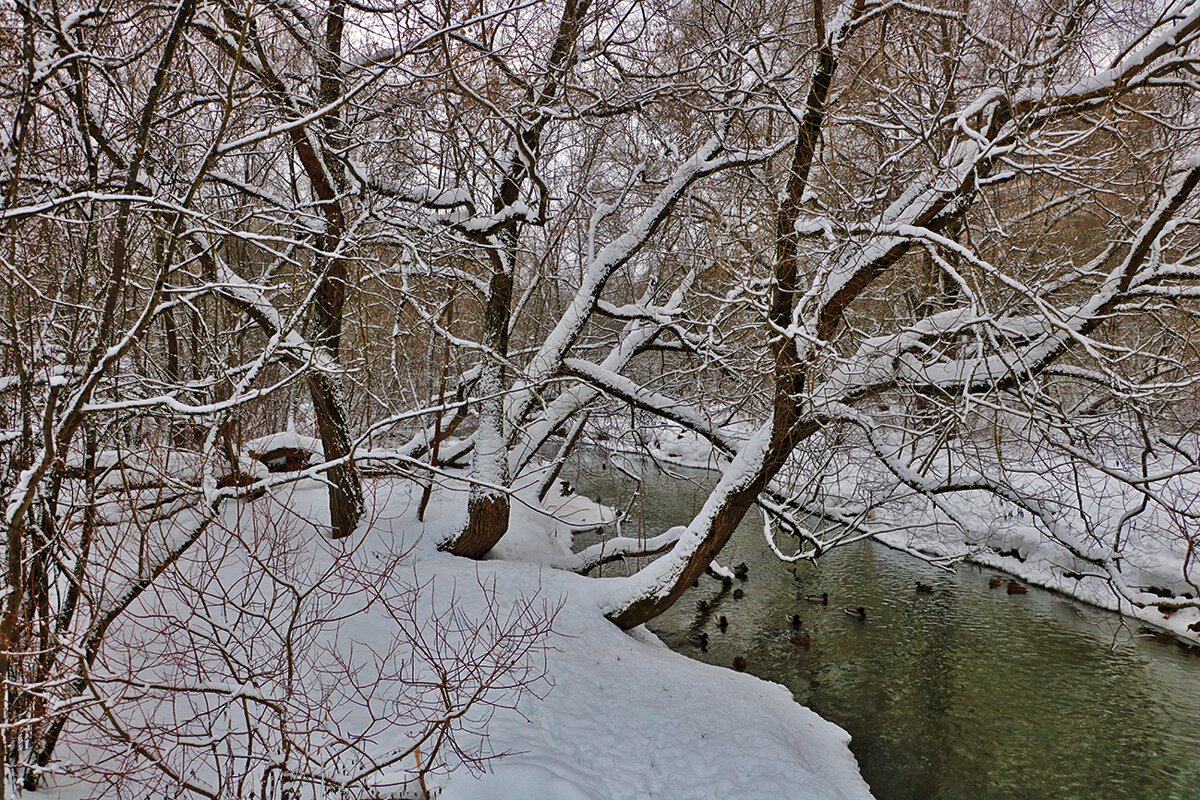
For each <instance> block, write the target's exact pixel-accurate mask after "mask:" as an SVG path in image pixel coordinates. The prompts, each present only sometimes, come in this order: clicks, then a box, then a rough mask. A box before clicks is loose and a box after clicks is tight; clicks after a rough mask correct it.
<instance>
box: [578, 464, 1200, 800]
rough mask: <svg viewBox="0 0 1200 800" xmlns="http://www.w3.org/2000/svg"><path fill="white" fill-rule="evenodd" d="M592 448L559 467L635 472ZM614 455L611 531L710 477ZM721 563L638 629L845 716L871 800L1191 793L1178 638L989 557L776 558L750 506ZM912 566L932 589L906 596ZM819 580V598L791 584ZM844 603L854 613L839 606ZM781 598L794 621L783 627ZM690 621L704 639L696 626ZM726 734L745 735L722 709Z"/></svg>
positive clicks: (867, 553)
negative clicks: (1024, 586) (1027, 579)
mask: <svg viewBox="0 0 1200 800" xmlns="http://www.w3.org/2000/svg"><path fill="white" fill-rule="evenodd" d="M605 461H606V459H605V458H604V457H598V456H596V455H594V454H593V455H584V456H581V457H579V458H578V459H576V461H575V462H574V463H573V464H572V465H571V467H572V469H571V470H569V471H568V472H567V475H568V477H571V478H572V480H573V482H574V483H575V484H576V485H577V488H578V490H579V491H581V492H583V493H585V494H587V495H589V496H591V497H594V498H597V499H599V500H601V501H602V502H606V503H608V504H610V505H614V506H618V507H624V505H625V504H626V503H627V502H628V501H629V498H630V497H631V496H633V495H634V492H635V490H637V488H638V487H637V484H635V483H634V481H633V480H632V479H630V478H629V477H628V476H626V475H624V474H622V473H621V472H620V471H618V470H616V469H612V468H610V467H607V465H606V463H605ZM631 466H632V467H633V468H635V469H639V470H641V471H642V472H641V474H642V482H641V487H640V489H641V492H640V494H639V495H638V497H637V501H636V503H635V505H634V507H633V509H632V511H631V514H630V519H629V521H627V522H626V524H625V530H624V533H625V534H626V535H630V534H634V533H636V530H637V527H638V526H639V525H640V526H643V527H644V530H645V531H646V533H648V534H654V533H658V532H660V531H661V530H663V529H665V528H667V527H669V526H670V525H674V524H680V523H683V522H686V521H687V520H688V519H689V518H690V516H691V514H692V513H693V512H694V510H695V509H696V508H698V507H699V504H700V503H701V502H702V501H703V498H704V496H705V490H706V488H707V487H708V486H709V485H711V481H712V476H711V474H710V473H706V472H704V471H696V470H673V471H672V472H673V474H670V475H668V474H664V473H663V472H660V471H659V470H657V469H654V468H653V467H648V466H645V465H642V464H639V463H636V462H634V463H632V464H631ZM572 473H573V474H572ZM587 539H588V537H586V536H585V537H583V541H581V542H580V545H584V544H586V543H588V542H587ZM722 561H723V562H724V563H726V564H736V563H738V562H743V561H744V562H745V563H746V564H747V565H748V567H749V575H748V579H747V580H745V581H744V582H743V581H739V582H736V583H735V584H734V587H733V588H731V589H728V590H726V589H723V587H722V585H721V583H720V582H719V581H716V580H713V579H711V578H707V577H705V578H702V579H701V581H700V586H699V587H696V588H693V589H690V590H689V591H688V593H687V594H685V595H684V597H683V598H682V600H680V602H678V603H676V604H675V606H674V607H673V608H671V609H670V610H669V611H668V612H667V613H665V614H663V615H662V616H661V617H659V618H657V619H656V620H654V621H653V622H652V623H651V624H650V626H649V627H650V628H651V629H652V630H653V631H654V632H655V633H657V634H658V635H659V636H660V637H661V638H662V639H663V641H665V642H666V643H667V644H668V645H669V646H670V647H671V648H672V649H674V650H677V651H679V652H681V653H685V654H687V655H688V656H690V657H692V658H696V659H699V660H701V661H707V662H710V663H713V664H721V665H725V666H729V665H731V664H732V662H733V659H734V658H735V657H737V656H742V657H744V658H745V659H746V660H747V664H748V667H747V669H748V671H749V672H751V673H753V674H755V675H757V676H759V677H762V678H765V679H767V680H771V681H776V682H778V683H781V684H783V685H785V686H787V687H788V688H789V689H791V691H792V693H793V694H794V696H795V698H796V700H797V701H798V702H800V703H803V704H804V705H806V706H808V707H810V708H812V709H813V710H814V711H816V712H817V713H818V714H820V715H821V716H823V717H825V718H826V719H829V720H831V721H833V722H835V723H837V724H838V725H841V726H842V727H843V728H845V729H846V730H847V731H848V732H849V733H850V734H851V736H852V737H853V741H852V742H851V745H850V749H851V750H852V751H853V752H854V754H855V756H856V757H857V759H858V763H859V766H860V768H861V770H862V774H863V777H864V778H865V779H866V780H867V782H868V784H870V786H871V789H872V792H873V793H874V794H875V796H876V797H877V798H878V800H964V799H965V798H971V799H972V800H1024V799H1025V798H1039V800H1041V799H1043V798H1058V799H1059V800H1068V799H1072V800H1073V799H1074V798H1078V799H1079V800H1084V799H1085V798H1086V800H1125V799H1126V798H1128V799H1129V800H1133V799H1134V798H1136V799H1137V800H1196V798H1200V656H1198V655H1196V651H1194V650H1188V649H1185V648H1182V647H1180V646H1178V645H1176V644H1174V643H1170V642H1166V643H1164V642H1162V641H1158V640H1156V639H1154V638H1150V637H1147V636H1144V635H1139V634H1138V633H1137V630H1136V626H1135V625H1134V624H1131V623H1129V622H1128V621H1126V620H1124V619H1122V618H1121V617H1119V616H1118V615H1115V614H1111V613H1108V612H1105V611H1101V610H1098V609H1095V608H1092V607H1089V606H1086V605H1084V604H1081V603H1078V602H1075V601H1073V600H1070V599H1068V598H1065V597H1061V596H1058V595H1055V594H1051V593H1049V592H1044V591H1040V590H1037V589H1034V588H1030V590H1029V593H1028V594H1016V595H1009V594H1008V593H1007V592H1006V591H1005V587H1004V586H1000V587H998V588H991V587H990V586H989V580H988V579H989V578H990V577H992V576H994V575H996V574H997V573H995V572H993V571H991V570H984V571H981V570H980V569H978V568H975V567H973V566H970V565H963V566H960V567H959V568H958V570H957V571H956V572H953V573H948V572H944V571H942V570H939V569H936V568H934V567H932V566H930V565H928V564H925V563H924V562H922V561H920V560H918V559H915V558H913V557H911V556H908V555H906V554H903V553H899V552H897V551H894V550H891V549H889V548H887V547H885V546H883V545H879V544H876V543H871V542H860V543H858V544H855V545H850V546H847V547H845V548H843V549H840V550H836V551H834V552H832V553H829V554H827V555H826V556H824V557H822V558H821V559H820V560H819V561H818V562H817V563H815V564H808V563H806V564H803V565H799V566H796V567H789V566H787V565H785V564H783V563H781V562H779V561H778V560H777V559H776V558H774V556H773V555H772V554H771V553H770V551H769V550H768V549H767V548H766V545H765V543H764V541H763V538H762V529H761V521H760V520H759V518H758V517H757V514H755V515H754V516H752V517H751V516H748V517H747V519H746V520H744V521H743V524H742V526H741V527H740V528H739V529H738V531H737V532H736V534H735V535H734V538H733V539H732V541H731V542H730V544H729V546H728V547H727V548H726V550H725V552H724V553H723V554H722ZM608 569H609V570H610V573H609V574H611V570H613V569H615V568H614V567H613V566H611V565H610V567H609V568H608ZM918 580H919V581H922V582H924V583H925V584H927V585H930V586H932V587H933V589H934V591H933V593H932V594H919V593H918V592H917V591H916V582H917V581H918ZM736 588H741V589H742V590H743V591H744V594H745V596H744V598H742V599H735V598H734V592H733V589H736ZM821 592H828V593H829V595H830V600H829V604H828V605H827V606H826V605H820V604H815V603H812V602H809V601H807V600H805V597H806V596H807V595H810V594H819V593H821ZM701 600H705V601H708V603H709V604H710V608H709V609H708V610H701V609H700V608H698V607H697V603H698V601H701ZM858 606H862V607H864V608H865V609H866V618H865V619H860V618H858V617H852V616H850V615H848V614H846V613H845V611H844V608H845V607H855V608H856V607H858ZM792 614H799V615H800V616H801V617H802V619H803V622H802V623H801V626H800V628H799V629H798V630H797V629H794V628H793V627H792V625H791V621H790V619H789V617H790V615H792ZM721 615H724V616H725V617H726V618H727V620H728V627H727V628H726V629H725V630H724V631H722V630H721V629H720V627H719V625H718V619H719V617H720V616H721ZM701 633H707V634H708V636H709V644H708V647H707V649H706V650H704V649H702V648H701V647H700V645H699V644H697V643H696V642H695V639H696V638H697V637H698V636H699V634H701ZM793 637H798V641H799V643H797V642H796V641H794V640H793ZM806 638H808V639H811V643H810V644H804V641H805V639H806ZM730 735H753V733H752V732H750V731H739V730H738V725H737V721H736V720H731V721H730ZM747 768H752V767H750V766H749V765H748V766H747Z"/></svg>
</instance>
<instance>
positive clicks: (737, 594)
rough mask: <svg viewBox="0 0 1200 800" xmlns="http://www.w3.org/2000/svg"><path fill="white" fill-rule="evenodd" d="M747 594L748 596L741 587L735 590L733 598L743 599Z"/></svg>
mask: <svg viewBox="0 0 1200 800" xmlns="http://www.w3.org/2000/svg"><path fill="white" fill-rule="evenodd" d="M745 596H746V593H745V592H744V591H742V590H741V589H734V590H733V599H734V600H741V599H742V598H743V597H745Z"/></svg>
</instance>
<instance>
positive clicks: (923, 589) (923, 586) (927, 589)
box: [917, 581, 933, 594]
mask: <svg viewBox="0 0 1200 800" xmlns="http://www.w3.org/2000/svg"><path fill="white" fill-rule="evenodd" d="M917 594H933V587H932V586H930V585H929V584H927V583H921V582H920V581H917Z"/></svg>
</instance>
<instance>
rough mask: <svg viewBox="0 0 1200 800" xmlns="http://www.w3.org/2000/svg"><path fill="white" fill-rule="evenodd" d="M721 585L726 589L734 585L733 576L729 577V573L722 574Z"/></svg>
mask: <svg viewBox="0 0 1200 800" xmlns="http://www.w3.org/2000/svg"><path fill="white" fill-rule="evenodd" d="M721 586H722V587H723V588H725V589H728V588H729V587H730V586H733V578H731V577H729V576H728V575H722V576H721Z"/></svg>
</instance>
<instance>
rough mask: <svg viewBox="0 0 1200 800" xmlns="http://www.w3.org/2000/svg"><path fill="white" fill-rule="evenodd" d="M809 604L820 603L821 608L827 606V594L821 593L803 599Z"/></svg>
mask: <svg viewBox="0 0 1200 800" xmlns="http://www.w3.org/2000/svg"><path fill="white" fill-rule="evenodd" d="M804 599H805V600H807V601H808V602H810V603H820V604H821V605H823V606H827V605H829V592H821V593H820V594H810V595H809V596H808V597H805V598H804Z"/></svg>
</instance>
